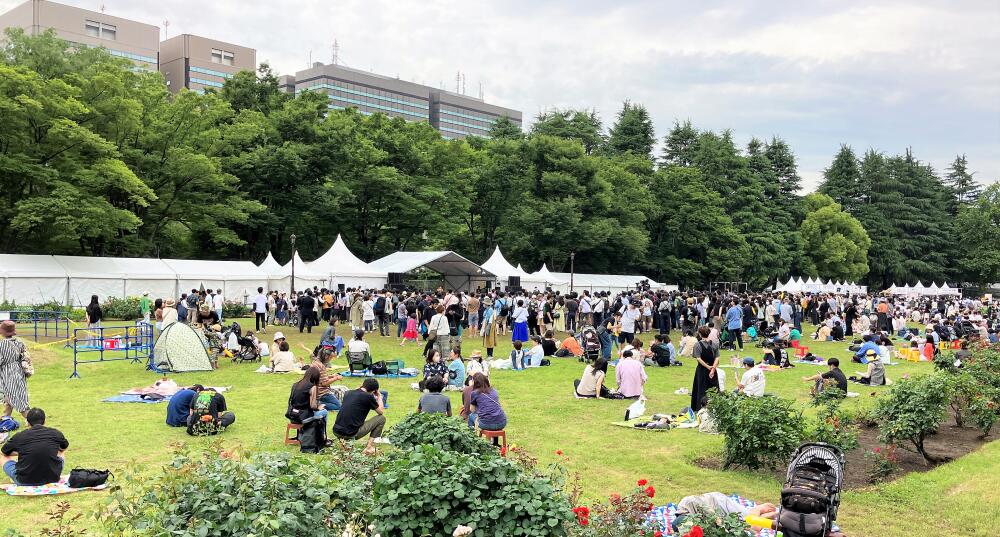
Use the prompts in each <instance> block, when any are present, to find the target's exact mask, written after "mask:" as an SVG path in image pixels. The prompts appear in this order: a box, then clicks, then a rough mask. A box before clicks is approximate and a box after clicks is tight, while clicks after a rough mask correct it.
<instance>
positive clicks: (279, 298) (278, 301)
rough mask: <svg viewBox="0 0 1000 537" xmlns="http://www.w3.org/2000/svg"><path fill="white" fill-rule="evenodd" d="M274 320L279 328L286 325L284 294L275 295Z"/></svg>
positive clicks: (286, 309) (286, 301)
mask: <svg viewBox="0 0 1000 537" xmlns="http://www.w3.org/2000/svg"><path fill="white" fill-rule="evenodd" d="M274 319H275V321H276V322H277V324H278V325H279V326H284V325H286V324H288V300H287V299H286V298H285V293H281V294H280V295H279V294H277V293H275V298H274Z"/></svg>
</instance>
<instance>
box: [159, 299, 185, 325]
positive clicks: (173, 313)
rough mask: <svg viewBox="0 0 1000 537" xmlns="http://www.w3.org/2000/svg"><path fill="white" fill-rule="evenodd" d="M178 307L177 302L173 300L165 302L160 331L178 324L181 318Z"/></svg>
mask: <svg viewBox="0 0 1000 537" xmlns="http://www.w3.org/2000/svg"><path fill="white" fill-rule="evenodd" d="M176 305H177V301H176V300H174V299H172V298H168V299H166V300H165V301H164V302H163V314H162V316H163V321H162V323H161V326H160V330H163V329H164V328H166V327H168V326H170V325H172V324H174V323H176V322H177V319H179V318H180V312H178V311H177V308H175V307H174V306H176Z"/></svg>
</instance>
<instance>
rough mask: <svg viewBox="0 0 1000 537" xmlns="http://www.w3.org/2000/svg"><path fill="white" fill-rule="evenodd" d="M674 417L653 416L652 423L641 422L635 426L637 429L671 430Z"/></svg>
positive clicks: (665, 415) (664, 415)
mask: <svg viewBox="0 0 1000 537" xmlns="http://www.w3.org/2000/svg"><path fill="white" fill-rule="evenodd" d="M673 421H674V416H670V415H667V414H653V416H652V417H651V418H650V421H640V422H638V423H636V424H635V425H633V427H635V428H636V429H669V428H670V426H671V425H672V424H673Z"/></svg>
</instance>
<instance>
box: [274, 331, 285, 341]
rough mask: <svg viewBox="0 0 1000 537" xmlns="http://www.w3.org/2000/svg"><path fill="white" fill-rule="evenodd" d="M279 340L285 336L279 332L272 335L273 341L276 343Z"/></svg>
mask: <svg viewBox="0 0 1000 537" xmlns="http://www.w3.org/2000/svg"><path fill="white" fill-rule="evenodd" d="M279 339H285V334H282V333H281V332H275V333H274V340H275V341H278V340H279Z"/></svg>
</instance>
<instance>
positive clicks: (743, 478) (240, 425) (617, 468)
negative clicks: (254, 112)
mask: <svg viewBox="0 0 1000 537" xmlns="http://www.w3.org/2000/svg"><path fill="white" fill-rule="evenodd" d="M248 325H251V326H252V321H249V322H247V320H244V326H248ZM806 331H807V333H810V332H809V329H808V328H807V330H806ZM319 332H320V331H314V332H313V334H304V335H302V336H300V335H299V334H298V332H297V330H295V331H293V330H285V334H286V335H287V336H288V339H289V341H290V342H291V343H292V346H293V351H296V355H302V356H304V353H302V352H301V349H300V348H299V347H298V344H299V343H300V342H301V343H305V344H306V345H307V346H309V347H312V346H313V345H315V344H316V343H318V341H319V336H320V334H319ZM393 333H395V330H393ZM341 334H342V335H344V336H345V338H346V337H347V330H346V329H342V330H341ZM269 335H270V334H269ZM675 335H676V333H675ZM640 337H642V338H643V340H644V341H647V340H651V337H646V336H640ZM369 341H370V342H371V344H372V348H373V354H374V356H375V358H376V359H392V358H397V357H398V358H402V359H404V360H405V361H406V363H407V365H408V366H410V367H418V368H419V367H420V366H421V363H422V362H421V359H420V357H419V354H420V350H421V348H422V346H419V347H418V346H414V345H412V344H411V345H408V346H406V347H404V348H400V347H399V346H398V343H397V340H396V339H395V338H394V337H392V338H381V337H378V336H373V337H371V338H370V339H369ZM676 341H677V338H676V337H675V342H676ZM648 342H649V341H647V343H648ZM478 343H481V340H478V338H474V339H471V340H468V341H466V343H465V344H464V345H463V350H464V354H466V355H468V354H470V352H471V351H472V350H475V349H477V348H480V345H478ZM809 345H810V347H811V348H812V351H813V352H814V353H816V354H819V355H820V356H837V357H840V358H841V359H842V361H845V359H846V358H847V357H848V356H849V353H848V352H847V351H846V344H843V343H836V344H835V343H825V342H824V343H816V342H809ZM509 350H510V342H509V341H507V342H506V343H504V344H502V346H501V347H500V348H498V349H497V356H506V355H507V353H508V352H509ZM748 350H750V351H752V352H751V355H752V356H754V357H756V358H758V359H760V357H761V355H762V353H761V352H760V349H752V348H748ZM730 354H731V353H726V352H724V353H723V359H722V362H723V363H724V364H728V362H729V360H728V357H729V356H730ZM33 356H34V358H35V362H36V374H35V376H34V377H32V378H31V379H30V380H29V393H30V396H31V402H32V404H33V405H36V406H39V407H42V408H44V409H45V410H46V412H47V413H48V424H49V425H51V426H53V427H56V428H58V429H60V430H62V431H63V432H64V433H65V434H66V437H67V438H68V439H69V441H70V444H71V446H70V450H69V451H68V452H67V459H68V461H67V465H68V467H69V468H74V467H86V468H111V469H112V471H115V470H118V469H122V468H124V467H125V466H126V465H128V464H129V463H135V464H137V465H140V466H141V467H144V468H148V469H149V470H150V471H153V470H157V469H159V468H160V467H162V465H163V464H164V463H166V462H167V461H169V460H170V458H171V451H172V449H173V447H174V446H176V445H178V444H182V443H193V444H208V443H210V442H214V441H216V439H215V438H192V437H189V436H187V435H186V434H185V432H184V430H183V429H174V428H169V427H167V426H166V425H165V424H164V415H165V411H166V405H165V404H155V405H152V404H109V403H102V402H100V401H101V399H103V398H105V397H109V396H112V395H116V394H117V393H118V392H120V391H123V390H125V389H128V388H130V387H136V386H146V385H149V384H151V383H152V382H153V381H154V380H155V379H156V378H157V377H156V375H154V374H152V373H150V372H146V371H144V369H143V367H144V366H140V365H134V364H130V363H128V362H109V363H104V364H87V365H81V366H80V371H81V375H82V378H80V379H73V380H69V375H70V373H71V371H72V352H71V351H70V350H67V349H62V348H61V347H59V346H58V345H52V346H48V347H45V348H39V349H37V350H35V351H34V352H33ZM553 362H554V363H553V365H552V367H547V368H540V369H532V370H530V371H525V372H514V371H496V372H494V373H493V374H492V381H493V384H494V385H495V386H496V388H497V390H498V391H499V393H500V399H501V402H502V404H503V405H504V408H505V409H506V411H507V414H508V417H509V422H510V423H509V425H508V427H507V432H508V438H509V440H510V441H511V442H513V443H514V444H515V445H517V446H521V447H523V448H525V449H527V450H528V451H529V452H531V453H532V454H533V455H535V456H536V457H538V458H539V459H540V460H541V461H542V462H543V463H545V462H553V461H555V460H557V459H559V458H560V457H557V456H556V454H555V451H556V450H562V451H563V452H564V453H565V456H564V457H565V464H566V466H567V467H568V468H569V469H570V470H571V471H575V472H579V473H580V474H581V476H582V478H583V480H582V483H583V486H584V489H585V494H586V495H587V496H588V497H590V498H593V499H596V498H599V497H606V496H607V495H608V494H610V493H612V492H621V491H625V490H627V489H628V488H629V487H631V486H633V485H634V483H635V480H637V479H640V478H646V479H649V480H650V482H651V484H653V485H654V486H655V487H656V489H657V500H658V502H662V503H666V502H668V501H677V500H679V499H680V498H681V497H682V496H684V495H687V494H693V493H701V492H708V491H722V492H727V493H728V492H738V493H740V494H742V495H744V496H746V497H749V498H752V499H755V500H758V501H772V502H776V501H777V500H778V496H779V493H780V489H781V484H780V483H779V482H778V481H777V480H775V479H774V478H773V477H771V476H770V475H764V474H754V473H747V472H735V471H728V472H722V471H713V470H706V469H703V468H700V467H698V466H696V465H695V464H693V462H692V461H693V460H694V459H695V458H697V457H700V456H703V455H706V454H718V453H720V452H721V450H722V438H721V437H719V436H713V435H704V434H700V433H698V432H696V431H694V430H675V431H670V432H667V433H643V432H639V431H629V430H626V429H622V428H618V427H614V426H612V425H610V423H611V422H613V421H618V420H621V418H622V416H623V414H624V411H625V408H626V407H627V406H628V404H629V403H628V402H625V401H595V400H579V399H575V398H573V396H572V392H571V390H572V381H573V379H575V378H578V377H579V375H580V373H581V370H582V366H581V364H580V363H578V362H577V361H575V360H569V359H554V360H553ZM335 364H337V365H338V366H340V365H343V364H344V361H343V359H340V360H338V361H337V362H335ZM931 368H932V365H930V364H928V363H918V364H904V365H897V366H891V367H888V368H887V374H888V375H889V376H890V378H892V379H899V378H900V376H901V375H902V374H904V373H909V374H911V375H912V374H918V373H921V372H926V371H930V370H931ZM254 369H256V365H250V364H244V365H233V364H231V363H229V362H223V363H222V364H221V367H220V369H219V370H217V371H214V372H207V373H186V374H179V375H175V376H174V377H173V378H174V379H175V380H176V381H177V382H178V383H180V384H193V383H196V382H197V383H202V384H206V385H224V386H232V387H233V389H232V391H231V392H229V393H227V394H226V399H227V401H228V403H229V407H230V409H231V410H233V411H234V412H235V413H236V416H237V421H236V424H235V425H234V426H233V427H232V428H231V429H229V430H228V431H226V432H225V433H224V435H222V437H221V439H222V441H223V442H224V443H225V444H226V445H227V447H228V446H230V445H241V446H244V447H247V448H265V449H273V450H285V449H291V448H288V447H285V446H284V445H283V443H282V438H283V433H284V429H285V423H286V420H285V418H284V416H283V414H284V412H285V405H286V401H287V398H288V392H289V387H290V385H291V384H292V383H293V382H294V381H295V380H296V379H298V376H297V375H260V374H255V373H254V372H253V370H254ZM345 369H346V366H345ZM856 369H860V366H859V367H854V364H847V365H846V366H845V367H844V370H845V372H846V373H847V374H848V375H850V374H852V373H853V372H854V371H855V370H856ZM820 370H821V368H819V367H817V366H810V365H800V366H798V367H796V368H795V369H792V370H786V371H781V372H775V373H768V375H767V390H768V391H769V392H772V393H776V394H779V395H781V396H782V397H787V398H794V399H796V400H798V401H800V402H801V403H802V404H803V407H806V400H807V398H808V387H807V385H806V384H805V383H803V382H802V381H801V377H802V376H803V375H806V374H810V375H811V374H814V372H816V371H820ZM647 372H648V374H649V377H650V379H649V382H648V384H647V386H646V393H647V396H648V397H649V401H648V402H647V409H648V411H649V412H650V413H654V412H671V413H674V412H677V411H678V410H679V409H681V408H682V407H684V406H686V405H687V404H688V402H689V397H688V396H683V395H674V391H675V390H677V389H678V388H681V387H687V388H689V389H690V387H691V380H692V376H693V367H692V363H690V362H689V363H685V364H684V366H683V367H678V368H674V367H670V368H647ZM380 382H381V383H382V385H383V388H385V389H388V390H389V392H390V401H389V402H390V408H389V410H388V411H387V417H388V420H389V423H390V425H391V424H392V423H395V422H397V421H399V420H400V419H401V418H402V417H403V416H405V415H406V414H408V413H410V412H413V411H414V409H415V408H416V401H417V398H418V394H417V392H416V391H414V390H411V389H410V383H411V382H413V381H411V380H410V379H398V380H394V379H389V380H380ZM347 384H348V385H349V386H351V387H352V388H353V387H356V386H357V385H359V384H360V380H359V379H348V382H347ZM732 386H735V379H734V372H733V370H731V369H729V370H728V371H727V387H732ZM863 388H864V387H861V386H857V385H854V387H852V390H854V391H858V392H861V393H862V394H863V395H862V397H860V398H856V399H850V400H848V402H847V403H845V404H846V405H848V406H850V405H870V404H871V398H870V397H869V396H868V395H867V394H868V393H869V392H871V391H872V389H863ZM878 389H879V388H876V389H875V390H878ZM451 397H452V398H453V405H458V404H460V397H459V394H457V393H452V394H451ZM456 419H457V418H456ZM997 490H1000V443H997V442H992V443H990V444H987V445H985V446H984V447H983V448H981V449H979V450H978V451H976V452H973V453H971V454H970V455H968V456H966V457H963V458H960V459H958V460H956V461H954V462H951V463H948V464H945V465H942V466H940V467H938V468H935V469H934V470H932V471H930V472H927V473H920V474H917V473H914V474H910V475H908V476H906V477H904V478H902V479H899V480H897V481H895V482H892V483H889V484H886V485H882V486H877V487H871V488H868V489H864V490H859V491H850V492H847V493H845V494H844V496H843V505H842V507H841V510H840V517H839V523H840V525H841V526H842V527H843V528H844V530H845V531H846V532H847V534H848V535H850V536H871V537H890V536H899V537H904V536H907V537H908V536H911V535H927V536H938V535H940V536H945V535H949V536H950V535H955V536H959V535H962V536H971V535H984V536H985V535H996V534H997V533H996V532H997V531H998V530H997V528H1000V498H998V496H997V494H996V491H997ZM105 497H106V494H104V493H100V492H82V493H78V494H72V495H66V496H60V497H58V498H53V497H28V498H25V497H9V496H3V497H0V513H2V516H0V529H3V528H7V527H10V528H16V529H19V530H21V531H24V532H30V533H35V532H37V530H38V529H39V528H40V527H41V526H40V524H43V523H44V522H45V520H46V517H45V512H46V510H48V509H49V508H50V507H51V506H52V505H53V504H54V503H55V502H56V501H59V500H65V501H68V502H69V503H70V504H71V506H72V508H73V510H74V512H80V513H83V514H84V515H85V518H84V519H81V522H80V523H81V524H86V525H88V526H89V525H92V521H90V520H89V519H88V518H86V517H87V516H89V515H90V514H92V513H93V512H94V510H95V507H96V506H97V505H99V503H100V502H102V501H103V500H104V498H105Z"/></svg>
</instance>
